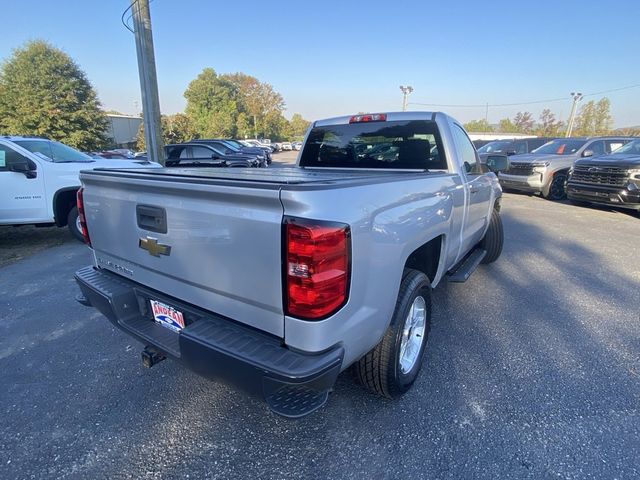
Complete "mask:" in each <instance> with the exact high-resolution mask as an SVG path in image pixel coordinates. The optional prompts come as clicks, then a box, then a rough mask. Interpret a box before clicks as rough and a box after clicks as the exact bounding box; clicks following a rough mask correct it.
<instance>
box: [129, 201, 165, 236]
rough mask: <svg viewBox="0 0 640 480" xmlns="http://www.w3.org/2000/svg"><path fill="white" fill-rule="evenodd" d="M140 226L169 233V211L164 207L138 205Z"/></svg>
mask: <svg viewBox="0 0 640 480" xmlns="http://www.w3.org/2000/svg"><path fill="white" fill-rule="evenodd" d="M136 218H137V220H138V227H139V228H142V229H143V230H149V231H150V232H157V233H167V212H166V211H165V209H164V208H162V207H154V206H152V205H136Z"/></svg>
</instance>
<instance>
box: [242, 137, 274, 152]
mask: <svg viewBox="0 0 640 480" xmlns="http://www.w3.org/2000/svg"><path fill="white" fill-rule="evenodd" d="M241 142H243V143H244V144H245V145H247V146H249V147H250V146H253V147H262V148H268V149H269V150H271V152H274V151H275V149H276V147H275V146H274V145H272V144H271V143H263V142H261V141H260V140H256V139H255V138H249V139H247V140H241Z"/></svg>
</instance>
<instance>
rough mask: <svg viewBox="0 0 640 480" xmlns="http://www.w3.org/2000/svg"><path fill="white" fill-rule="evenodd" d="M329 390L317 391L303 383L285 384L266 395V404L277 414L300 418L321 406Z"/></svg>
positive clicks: (325, 400) (327, 396)
mask: <svg viewBox="0 0 640 480" xmlns="http://www.w3.org/2000/svg"><path fill="white" fill-rule="evenodd" d="M328 398H329V391H328V390H326V391H324V392H318V391H316V390H313V389H311V388H308V387H305V386H303V385H285V386H283V387H281V388H280V389H278V390H277V391H275V392H274V393H272V394H271V395H269V396H267V397H266V401H267V405H268V406H269V408H270V409H271V410H273V411H274V412H275V413H277V414H278V415H282V416H283V417H289V418H300V417H304V416H305V415H308V414H310V413H311V412H314V411H316V410H317V409H319V408H320V407H322V406H323V405H324V404H325V403H326V402H327V399H328Z"/></svg>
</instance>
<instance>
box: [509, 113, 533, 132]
mask: <svg viewBox="0 0 640 480" xmlns="http://www.w3.org/2000/svg"><path fill="white" fill-rule="evenodd" d="M534 123H535V122H534V121H533V115H532V114H531V112H518V113H516V116H515V117H514V118H513V124H514V125H515V127H516V132H519V133H532V132H533V124H534Z"/></svg>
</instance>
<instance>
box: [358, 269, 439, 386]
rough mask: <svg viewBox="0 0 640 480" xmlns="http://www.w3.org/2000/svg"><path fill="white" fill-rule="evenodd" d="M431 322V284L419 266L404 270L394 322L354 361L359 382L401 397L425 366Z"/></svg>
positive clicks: (392, 319) (392, 320)
mask: <svg viewBox="0 0 640 480" xmlns="http://www.w3.org/2000/svg"><path fill="white" fill-rule="evenodd" d="M430 323H431V284H430V283H429V279H428V278H427V276H426V275H425V274H424V273H422V272H419V271H417V270H410V269H407V270H405V272H404V274H403V276H402V283H401V284H400V292H399V293H398V299H397V301H396V307H395V310H394V313H393V317H392V318H391V324H390V325H389V328H387V331H386V332H385V335H384V337H383V338H382V340H381V341H380V343H378V345H376V346H375V347H374V348H373V350H371V351H370V352H369V353H367V354H366V355H365V356H364V357H362V358H361V359H360V360H358V362H356V364H355V365H354V367H355V368H354V370H355V374H356V377H357V379H358V380H359V382H360V383H361V384H362V385H364V386H365V387H366V388H367V389H369V390H370V391H371V392H373V393H375V394H377V395H380V396H382V397H386V398H395V397H399V396H400V395H402V394H403V393H405V392H406V391H407V390H409V388H410V387H411V385H413V382H415V380H416V378H417V377H418V373H419V372H420V368H421V367H422V358H423V357H424V351H425V346H426V344H427V337H428V335H429V326H430Z"/></svg>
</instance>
